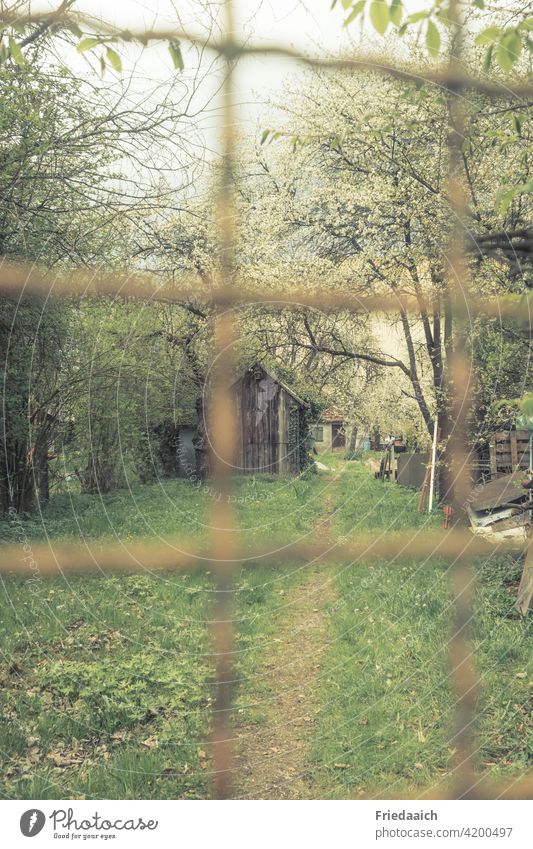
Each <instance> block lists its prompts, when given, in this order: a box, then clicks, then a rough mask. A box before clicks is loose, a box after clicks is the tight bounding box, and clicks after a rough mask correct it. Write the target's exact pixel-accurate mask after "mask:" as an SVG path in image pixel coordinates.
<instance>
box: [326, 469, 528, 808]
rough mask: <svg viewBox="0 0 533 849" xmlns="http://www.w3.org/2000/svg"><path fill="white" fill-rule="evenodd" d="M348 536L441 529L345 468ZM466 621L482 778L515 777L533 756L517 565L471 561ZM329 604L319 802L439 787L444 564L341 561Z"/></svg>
mask: <svg viewBox="0 0 533 849" xmlns="http://www.w3.org/2000/svg"><path fill="white" fill-rule="evenodd" d="M338 495H339V504H340V507H339V510H338V512H337V517H336V518H337V524H338V527H339V530H340V531H341V532H342V533H343V534H344V535H346V536H350V535H351V534H353V533H357V531H358V530H359V529H368V528H374V529H375V530H376V533H382V534H387V533H389V532H391V531H394V530H398V529H402V528H403V529H408V528H413V529H414V530H418V529H419V528H421V527H422V526H424V525H426V523H427V527H433V526H435V525H436V524H437V522H438V520H439V517H438V514H436V515H434V516H432V517H429V519H428V517H427V516H426V517H425V516H424V515H423V514H419V513H417V512H416V502H417V498H418V495H417V493H412V492H410V491H409V490H406V489H404V488H402V487H399V486H396V485H394V484H383V483H381V482H380V481H376V480H374V479H373V478H371V477H369V475H368V473H367V472H366V471H365V470H364V468H363V467H362V466H361V465H360V464H357V463H354V464H350V466H349V469H348V471H347V473H346V474H345V475H344V476H343V478H342V481H341V484H340V486H339V491H338ZM474 571H475V572H477V578H478V590H477V596H476V601H475V620H474V624H473V630H474V640H475V649H476V669H477V672H478V675H479V678H480V682H481V685H482V691H481V696H480V698H479V701H478V706H477V710H478V714H479V721H478V723H477V727H476V729H475V735H476V736H475V746H476V749H478V760H479V766H480V769H481V770H483V769H490V770H493V771H494V772H495V773H500V774H501V773H510V774H513V775H514V774H520V772H522V771H523V770H524V769H525V768H526V766H527V765H528V764H529V766H531V761H532V758H533V725H532V723H531V713H532V709H533V691H532V686H533V681H532V679H533V664H532V651H531V649H532V639H531V638H532V630H533V629H532V625H531V620H529V621H526V622H522V621H520V620H519V619H518V617H517V615H516V614H515V612H514V609H513V604H514V596H513V595H512V593H510V591H509V590H510V587H513V586H514V587H516V584H517V582H518V579H519V571H520V559H519V558H516V557H513V556H511V555H507V556H499V557H498V558H493V559H492V561H491V562H490V563H481V562H479V563H476V564H474ZM337 596H338V600H337V602H336V603H335V604H333V605H332V606H331V607H330V610H329V615H330V621H331V626H330V627H331V639H332V642H331V646H330V649H329V651H328V654H327V657H326V659H325V663H324V673H323V676H322V681H321V698H322V712H321V719H320V723H319V731H318V735H317V737H316V739H315V741H314V744H313V747H312V755H311V757H312V765H313V769H314V772H315V775H316V776H317V780H318V782H319V783H320V786H321V787H322V788H323V795H324V796H325V797H330V796H331V797H345V796H353V795H357V794H358V793H361V794H362V793H365V794H370V795H372V794H375V795H377V796H381V797H387V796H391V795H394V794H402V793H416V792H420V791H421V789H422V788H423V787H427V786H428V785H430V784H434V783H436V782H438V781H441V780H446V777H447V776H448V774H449V772H450V769H451V768H452V763H453V754H454V748H455V741H454V732H453V730H452V729H453V710H454V706H455V695H454V691H453V684H452V680H451V675H450V668H449V666H448V657H447V651H448V639H449V634H450V627H451V616H452V607H451V604H452V599H451V595H450V583H449V577H448V575H447V571H446V566H445V564H443V563H442V562H439V561H438V560H429V561H427V562H413V563H408V564H405V563H403V564H401V565H400V564H393V563H391V564H384V563H381V564H361V563H357V564H353V565H349V564H342V565H339V566H338V567H337Z"/></svg>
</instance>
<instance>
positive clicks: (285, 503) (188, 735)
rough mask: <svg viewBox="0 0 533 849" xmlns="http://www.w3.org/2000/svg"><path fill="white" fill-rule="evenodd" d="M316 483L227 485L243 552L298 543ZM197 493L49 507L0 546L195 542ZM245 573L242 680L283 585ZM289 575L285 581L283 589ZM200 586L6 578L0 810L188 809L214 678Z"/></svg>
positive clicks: (72, 498)
mask: <svg viewBox="0 0 533 849" xmlns="http://www.w3.org/2000/svg"><path fill="white" fill-rule="evenodd" d="M322 490H323V486H322V484H321V481H320V479H319V477H318V476H317V475H309V476H306V477H304V478H301V479H299V480H293V479H276V478H268V477H264V478H261V479H255V478H243V479H239V480H237V481H236V495H237V501H236V510H237V513H238V515H239V523H240V525H241V526H242V527H244V528H246V530H247V539H248V541H249V544H250V548H251V551H253V546H254V542H255V541H259V542H261V543H263V542H264V539H265V535H266V536H267V537H269V538H270V537H273V536H278V535H280V534H283V533H285V534H289V535H291V536H293V535H294V534H302V533H306V532H308V531H309V530H310V529H311V528H312V525H313V522H314V519H315V517H316V514H317V511H318V512H320V510H321V502H322ZM210 497H212V494H211V495H210V493H209V490H208V488H205V489H202V488H200V489H199V488H195V487H193V486H191V484H189V483H188V482H186V481H183V480H173V481H167V482H163V483H162V484H160V485H154V486H144V487H142V486H138V487H136V488H132V489H131V490H129V491H123V492H119V493H114V494H112V495H104V496H101V497H97V496H88V495H80V494H63V495H60V496H56V497H53V498H52V499H51V501H50V504H49V505H48V506H47V507H46V509H45V510H44V511H43V514H42V515H41V516H38V517H32V518H26V519H22V520H21V522H20V523H17V524H15V523H13V522H12V521H9V520H5V521H4V522H3V523H2V524H1V526H0V537H1V538H2V539H3V540H5V541H6V542H14V541H21V540H22V538H23V539H24V540H27V541H28V543H29V544H30V545H31V543H32V541H37V540H45V539H48V540H50V541H51V543H52V544H53V542H59V541H81V540H83V541H84V542H85V543H86V544H87V545H89V546H90V547H91V548H93V549H94V550H95V552H96V556H97V552H98V548H99V546H100V545H101V544H102V543H103V542H105V541H107V540H114V541H117V540H120V541H121V542H123V543H124V544H125V545H127V544H128V542H129V541H133V540H135V539H136V538H140V537H143V536H149V537H151V538H154V539H158V540H160V541H161V540H169V539H171V538H172V537H174V536H178V537H181V536H183V535H184V534H189V535H190V536H191V537H192V538H193V539H194V540H196V541H200V540H202V539H203V538H204V537H205V536H206V533H207V523H208V520H207V515H208V507H209V498H210ZM289 573H293V574H294V576H297V575H298V570H297V569H292V568H291V567H290V566H288V567H287V566H284V567H283V569H282V568H281V567H280V568H279V569H273V568H272V567H261V565H260V564H258V563H251V564H249V565H248V566H247V567H246V568H243V569H242V570H241V572H240V574H239V576H238V581H237V595H236V612H235V616H236V626H237V628H238V629H239V634H240V642H239V655H238V664H239V669H240V670H241V672H242V674H245V673H246V670H247V669H250V668H251V667H252V666H253V663H254V657H255V655H256V654H257V653H258V652H260V651H261V645H262V640H263V639H264V637H265V634H266V633H267V632H268V629H269V627H270V625H269V622H270V616H269V610H270V608H271V607H272V606H273V605H274V604H275V603H276V600H277V599H278V598H279V596H278V586H279V581H280V579H282V580H283V582H284V585H286V583H287V581H288V580H289V582H290V580H292V579H289V578H288V574H289ZM295 579H296V578H295ZM211 591H212V583H211V578H210V576H209V575H206V576H201V577H200V576H193V577H187V576H182V575H179V576H168V575H166V576H163V577H162V576H151V575H148V574H140V575H134V576H120V577H116V576H109V577H105V578H103V577H100V576H74V577H72V578H67V577H65V579H63V580H59V579H56V580H42V581H40V582H38V583H37V584H32V587H31V591H30V590H29V587H28V584H27V583H26V582H24V581H22V580H17V579H8V580H5V581H4V582H3V593H2V597H1V617H0V644H1V646H2V657H1V660H2V663H1V667H0V675H1V679H2V685H3V686H2V695H1V706H2V714H3V716H4V723H3V725H2V731H1V732H0V733H1V737H0V756H1V761H2V775H3V782H2V795H3V797H4V798H83V797H85V798H136V797H145V798H199V797H205V796H206V795H207V793H208V780H207V777H208V773H209V760H208V752H207V751H206V738H207V736H208V732H209V720H210V700H211V695H212V683H211V682H212V677H213V668H212V663H211V658H210V652H209V643H208V638H207V626H206V620H207V617H208V608H209V601H210V598H211Z"/></svg>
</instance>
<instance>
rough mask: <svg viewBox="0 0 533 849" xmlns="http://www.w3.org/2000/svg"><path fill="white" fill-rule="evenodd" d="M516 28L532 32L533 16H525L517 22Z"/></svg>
mask: <svg viewBox="0 0 533 849" xmlns="http://www.w3.org/2000/svg"><path fill="white" fill-rule="evenodd" d="M518 29H523V30H526V32H533V18H525V19H524V20H523V21H521V22H520V23H519V24H518Z"/></svg>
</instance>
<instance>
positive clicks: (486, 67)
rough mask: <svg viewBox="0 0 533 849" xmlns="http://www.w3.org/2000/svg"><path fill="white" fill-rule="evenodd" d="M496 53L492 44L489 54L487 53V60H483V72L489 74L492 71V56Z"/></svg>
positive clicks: (488, 49) (488, 50) (489, 47)
mask: <svg viewBox="0 0 533 849" xmlns="http://www.w3.org/2000/svg"><path fill="white" fill-rule="evenodd" d="M493 52H494V45H493V44H490V45H489V46H488V47H487V52H486V53H485V58H484V59H483V70H484V72H485V73H486V74H487V73H488V72H489V71H490V66H491V65H492V54H493Z"/></svg>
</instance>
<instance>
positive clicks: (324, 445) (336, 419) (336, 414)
mask: <svg viewBox="0 0 533 849" xmlns="http://www.w3.org/2000/svg"><path fill="white" fill-rule="evenodd" d="M347 424H348V422H347V418H346V415H345V413H343V412H342V410H339V409H338V408H337V407H329V408H328V409H327V410H324V412H323V413H322V414H321V416H320V419H319V420H318V422H317V423H316V424H314V425H313V428H312V436H313V437H314V440H315V448H316V450H317V451H318V452H322V451H335V450H337V449H339V450H340V449H344V448H345V447H346V428H347Z"/></svg>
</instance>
